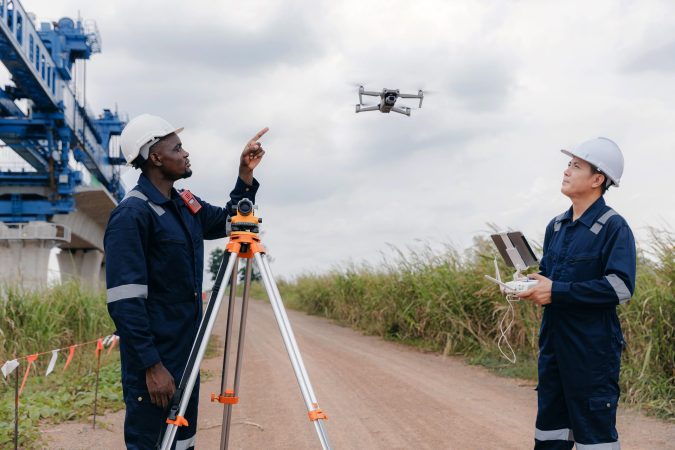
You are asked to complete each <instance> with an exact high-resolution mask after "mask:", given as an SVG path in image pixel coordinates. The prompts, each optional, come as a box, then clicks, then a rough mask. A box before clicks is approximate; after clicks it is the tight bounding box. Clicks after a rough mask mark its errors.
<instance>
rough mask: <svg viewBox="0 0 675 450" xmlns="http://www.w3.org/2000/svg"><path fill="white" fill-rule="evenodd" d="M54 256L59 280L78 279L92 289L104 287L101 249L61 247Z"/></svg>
mask: <svg viewBox="0 0 675 450" xmlns="http://www.w3.org/2000/svg"><path fill="white" fill-rule="evenodd" d="M56 258H57V260H58V262H59V269H60V271H61V281H66V280H70V279H76V280H80V281H81V282H82V284H83V285H85V286H87V287H88V288H90V289H92V290H94V291H97V290H99V289H102V288H105V270H103V269H102V267H103V266H102V264H103V252H102V251H100V250H97V249H94V248H89V249H66V248H63V249H61V252H60V253H59V254H58V255H57V257H56Z"/></svg>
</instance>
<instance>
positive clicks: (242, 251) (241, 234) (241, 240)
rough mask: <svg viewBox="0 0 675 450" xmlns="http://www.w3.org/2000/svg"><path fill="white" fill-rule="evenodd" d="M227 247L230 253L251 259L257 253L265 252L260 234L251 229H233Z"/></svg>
mask: <svg viewBox="0 0 675 450" xmlns="http://www.w3.org/2000/svg"><path fill="white" fill-rule="evenodd" d="M225 248H227V251H228V252H230V253H236V254H238V255H239V257H240V258H248V259H251V258H253V255H254V254H256V253H265V247H264V246H263V245H262V243H261V242H260V238H259V237H258V235H257V234H256V233H251V232H249V231H233V232H232V235H231V236H230V242H228V243H227V246H226V247H225Z"/></svg>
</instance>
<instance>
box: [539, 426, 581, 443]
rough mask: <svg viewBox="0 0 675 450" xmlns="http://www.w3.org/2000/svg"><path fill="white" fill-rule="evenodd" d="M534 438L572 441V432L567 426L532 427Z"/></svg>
mask: <svg viewBox="0 0 675 450" xmlns="http://www.w3.org/2000/svg"><path fill="white" fill-rule="evenodd" d="M534 438H535V439H536V440H538V441H574V433H572V430H571V429H569V428H560V429H558V430H540V429H539V428H535V429H534Z"/></svg>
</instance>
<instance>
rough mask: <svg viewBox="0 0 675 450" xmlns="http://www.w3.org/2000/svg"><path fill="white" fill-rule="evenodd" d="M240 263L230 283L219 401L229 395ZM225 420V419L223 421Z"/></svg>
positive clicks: (212, 399) (226, 411) (233, 270)
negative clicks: (231, 350) (231, 348)
mask: <svg viewBox="0 0 675 450" xmlns="http://www.w3.org/2000/svg"><path fill="white" fill-rule="evenodd" d="M237 262H238V261H235V263H234V268H233V269H232V279H231V281H230V298H229V302H228V306H227V320H226V328H225V343H224V346H223V347H224V348H223V372H222V376H221V379H220V396H219V400H220V399H221V398H225V396H226V395H227V390H226V389H227V378H228V372H229V367H230V347H231V346H232V322H233V318H234V303H235V298H236V295H237V278H238V277H239V274H238V273H237V272H238V271H237V268H238V264H237ZM214 400H215V396H212V398H211V401H214ZM227 406H229V405H226V407H225V409H224V410H223V415H224V416H225V415H228V414H229V413H230V411H229V410H228V408H227ZM224 420H225V418H224V417H223V421H224Z"/></svg>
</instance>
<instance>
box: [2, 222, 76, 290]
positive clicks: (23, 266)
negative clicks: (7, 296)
mask: <svg viewBox="0 0 675 450" xmlns="http://www.w3.org/2000/svg"><path fill="white" fill-rule="evenodd" d="M69 241H70V229H69V228H68V227H65V226H63V225H57V224H53V223H49V222H29V223H3V222H0V280H2V282H3V283H7V284H9V285H10V286H16V287H21V288H24V289H39V288H43V287H45V286H47V282H48V270H47V269H48V267H49V254H50V253H51V251H52V248H54V247H55V246H56V245H58V244H59V243H62V242H69Z"/></svg>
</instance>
